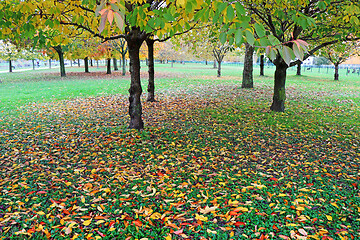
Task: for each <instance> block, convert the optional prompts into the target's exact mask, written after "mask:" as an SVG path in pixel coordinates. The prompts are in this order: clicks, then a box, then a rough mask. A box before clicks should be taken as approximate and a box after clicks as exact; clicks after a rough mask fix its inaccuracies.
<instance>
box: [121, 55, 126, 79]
mask: <svg viewBox="0 0 360 240" xmlns="http://www.w3.org/2000/svg"><path fill="white" fill-rule="evenodd" d="M125 74H126V59H125V54H124V55H123V56H122V75H123V76H125Z"/></svg>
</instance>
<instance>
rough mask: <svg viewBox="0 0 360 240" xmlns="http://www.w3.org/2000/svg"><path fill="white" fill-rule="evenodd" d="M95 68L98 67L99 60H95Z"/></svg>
mask: <svg viewBox="0 0 360 240" xmlns="http://www.w3.org/2000/svg"><path fill="white" fill-rule="evenodd" d="M96 68H99V60H96Z"/></svg>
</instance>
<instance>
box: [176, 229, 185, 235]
mask: <svg viewBox="0 0 360 240" xmlns="http://www.w3.org/2000/svg"><path fill="white" fill-rule="evenodd" d="M183 231H184V229H180V230H177V231H175V232H174V233H175V234H176V235H180V234H182V233H183Z"/></svg>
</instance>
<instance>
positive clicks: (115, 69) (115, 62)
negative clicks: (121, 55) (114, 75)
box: [113, 58, 119, 71]
mask: <svg viewBox="0 0 360 240" xmlns="http://www.w3.org/2000/svg"><path fill="white" fill-rule="evenodd" d="M113 65H114V71H118V70H119V68H118V65H117V60H116V58H113Z"/></svg>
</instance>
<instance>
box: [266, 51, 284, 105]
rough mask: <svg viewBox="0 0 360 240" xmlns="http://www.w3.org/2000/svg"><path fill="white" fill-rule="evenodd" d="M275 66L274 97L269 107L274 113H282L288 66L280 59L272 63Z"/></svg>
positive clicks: (278, 57)
mask: <svg viewBox="0 0 360 240" xmlns="http://www.w3.org/2000/svg"><path fill="white" fill-rule="evenodd" d="M274 64H275V66H276V70H275V76H274V95H273V103H272V105H271V107H270V109H271V110H272V111H275V112H284V111H285V99H286V93H285V81H286V70H287V68H288V65H287V64H286V63H285V61H284V60H283V59H282V58H281V57H280V56H277V58H276V59H275V61H274Z"/></svg>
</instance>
